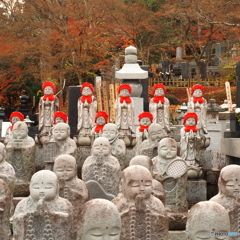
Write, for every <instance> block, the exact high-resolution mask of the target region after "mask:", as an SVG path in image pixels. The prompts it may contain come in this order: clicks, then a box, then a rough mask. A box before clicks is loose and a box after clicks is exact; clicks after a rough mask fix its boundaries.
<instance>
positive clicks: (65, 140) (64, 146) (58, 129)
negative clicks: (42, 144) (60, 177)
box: [50, 123, 77, 157]
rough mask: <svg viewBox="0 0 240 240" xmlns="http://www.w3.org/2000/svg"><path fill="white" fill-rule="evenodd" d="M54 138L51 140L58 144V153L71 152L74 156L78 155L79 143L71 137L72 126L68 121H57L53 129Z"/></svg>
mask: <svg viewBox="0 0 240 240" xmlns="http://www.w3.org/2000/svg"><path fill="white" fill-rule="evenodd" d="M52 134H53V135H52V137H53V138H52V139H51V140H50V142H55V143H56V144H57V148H58V149H57V152H58V155H61V154H69V155H72V156H73V157H76V155H77V145H76V143H75V141H74V140H73V139H71V138H70V126H69V125H68V124H67V123H57V124H56V125H55V126H54V127H53V130H52Z"/></svg>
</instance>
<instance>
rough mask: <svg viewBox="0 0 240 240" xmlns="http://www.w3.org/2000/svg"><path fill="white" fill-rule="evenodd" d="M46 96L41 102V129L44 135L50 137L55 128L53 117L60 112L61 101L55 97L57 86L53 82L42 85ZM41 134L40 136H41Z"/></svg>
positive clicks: (39, 128)
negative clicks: (53, 127) (52, 129)
mask: <svg viewBox="0 0 240 240" xmlns="http://www.w3.org/2000/svg"><path fill="white" fill-rule="evenodd" d="M42 91H43V94H44V96H43V97H41V99H40V101H39V127H38V130H39V131H40V132H41V134H43V135H48V134H49V132H50V130H51V128H52V126H53V116H54V113H55V112H56V111H58V110H59V100H58V98H57V97H56V96H55V95H54V94H55V93H56V86H55V85H54V83H52V82H44V83H43V85H42ZM41 134H40V135H41Z"/></svg>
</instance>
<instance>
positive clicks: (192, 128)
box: [184, 126, 198, 132]
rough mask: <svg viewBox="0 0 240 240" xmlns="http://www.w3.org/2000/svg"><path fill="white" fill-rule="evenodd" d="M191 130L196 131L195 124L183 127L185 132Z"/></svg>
mask: <svg viewBox="0 0 240 240" xmlns="http://www.w3.org/2000/svg"><path fill="white" fill-rule="evenodd" d="M191 130H192V131H193V132H197V130H198V129H197V127H196V126H185V128H184V131H185V132H190V131H191Z"/></svg>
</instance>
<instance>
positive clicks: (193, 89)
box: [191, 84, 204, 95]
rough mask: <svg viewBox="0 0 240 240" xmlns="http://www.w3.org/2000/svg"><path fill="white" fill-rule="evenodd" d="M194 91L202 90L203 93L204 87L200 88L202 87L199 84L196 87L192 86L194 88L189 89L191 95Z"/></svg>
mask: <svg viewBox="0 0 240 240" xmlns="http://www.w3.org/2000/svg"><path fill="white" fill-rule="evenodd" d="M196 89H201V90H202V93H203V92H204V86H202V85H200V84H197V85H194V86H193V87H192V88H191V95H193V92H194V91H195V90H196Z"/></svg>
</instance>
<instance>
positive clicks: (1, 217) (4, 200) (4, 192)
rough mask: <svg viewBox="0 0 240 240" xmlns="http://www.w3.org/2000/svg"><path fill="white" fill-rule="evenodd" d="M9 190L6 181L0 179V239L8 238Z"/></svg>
mask: <svg viewBox="0 0 240 240" xmlns="http://www.w3.org/2000/svg"><path fill="white" fill-rule="evenodd" d="M11 203H12V197H11V191H10V189H9V188H8V185H7V183H5V182H4V181H3V180H2V179H0V233H1V236H0V239H1V240H10V236H11V228H10V216H11V214H10V212H11Z"/></svg>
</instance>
